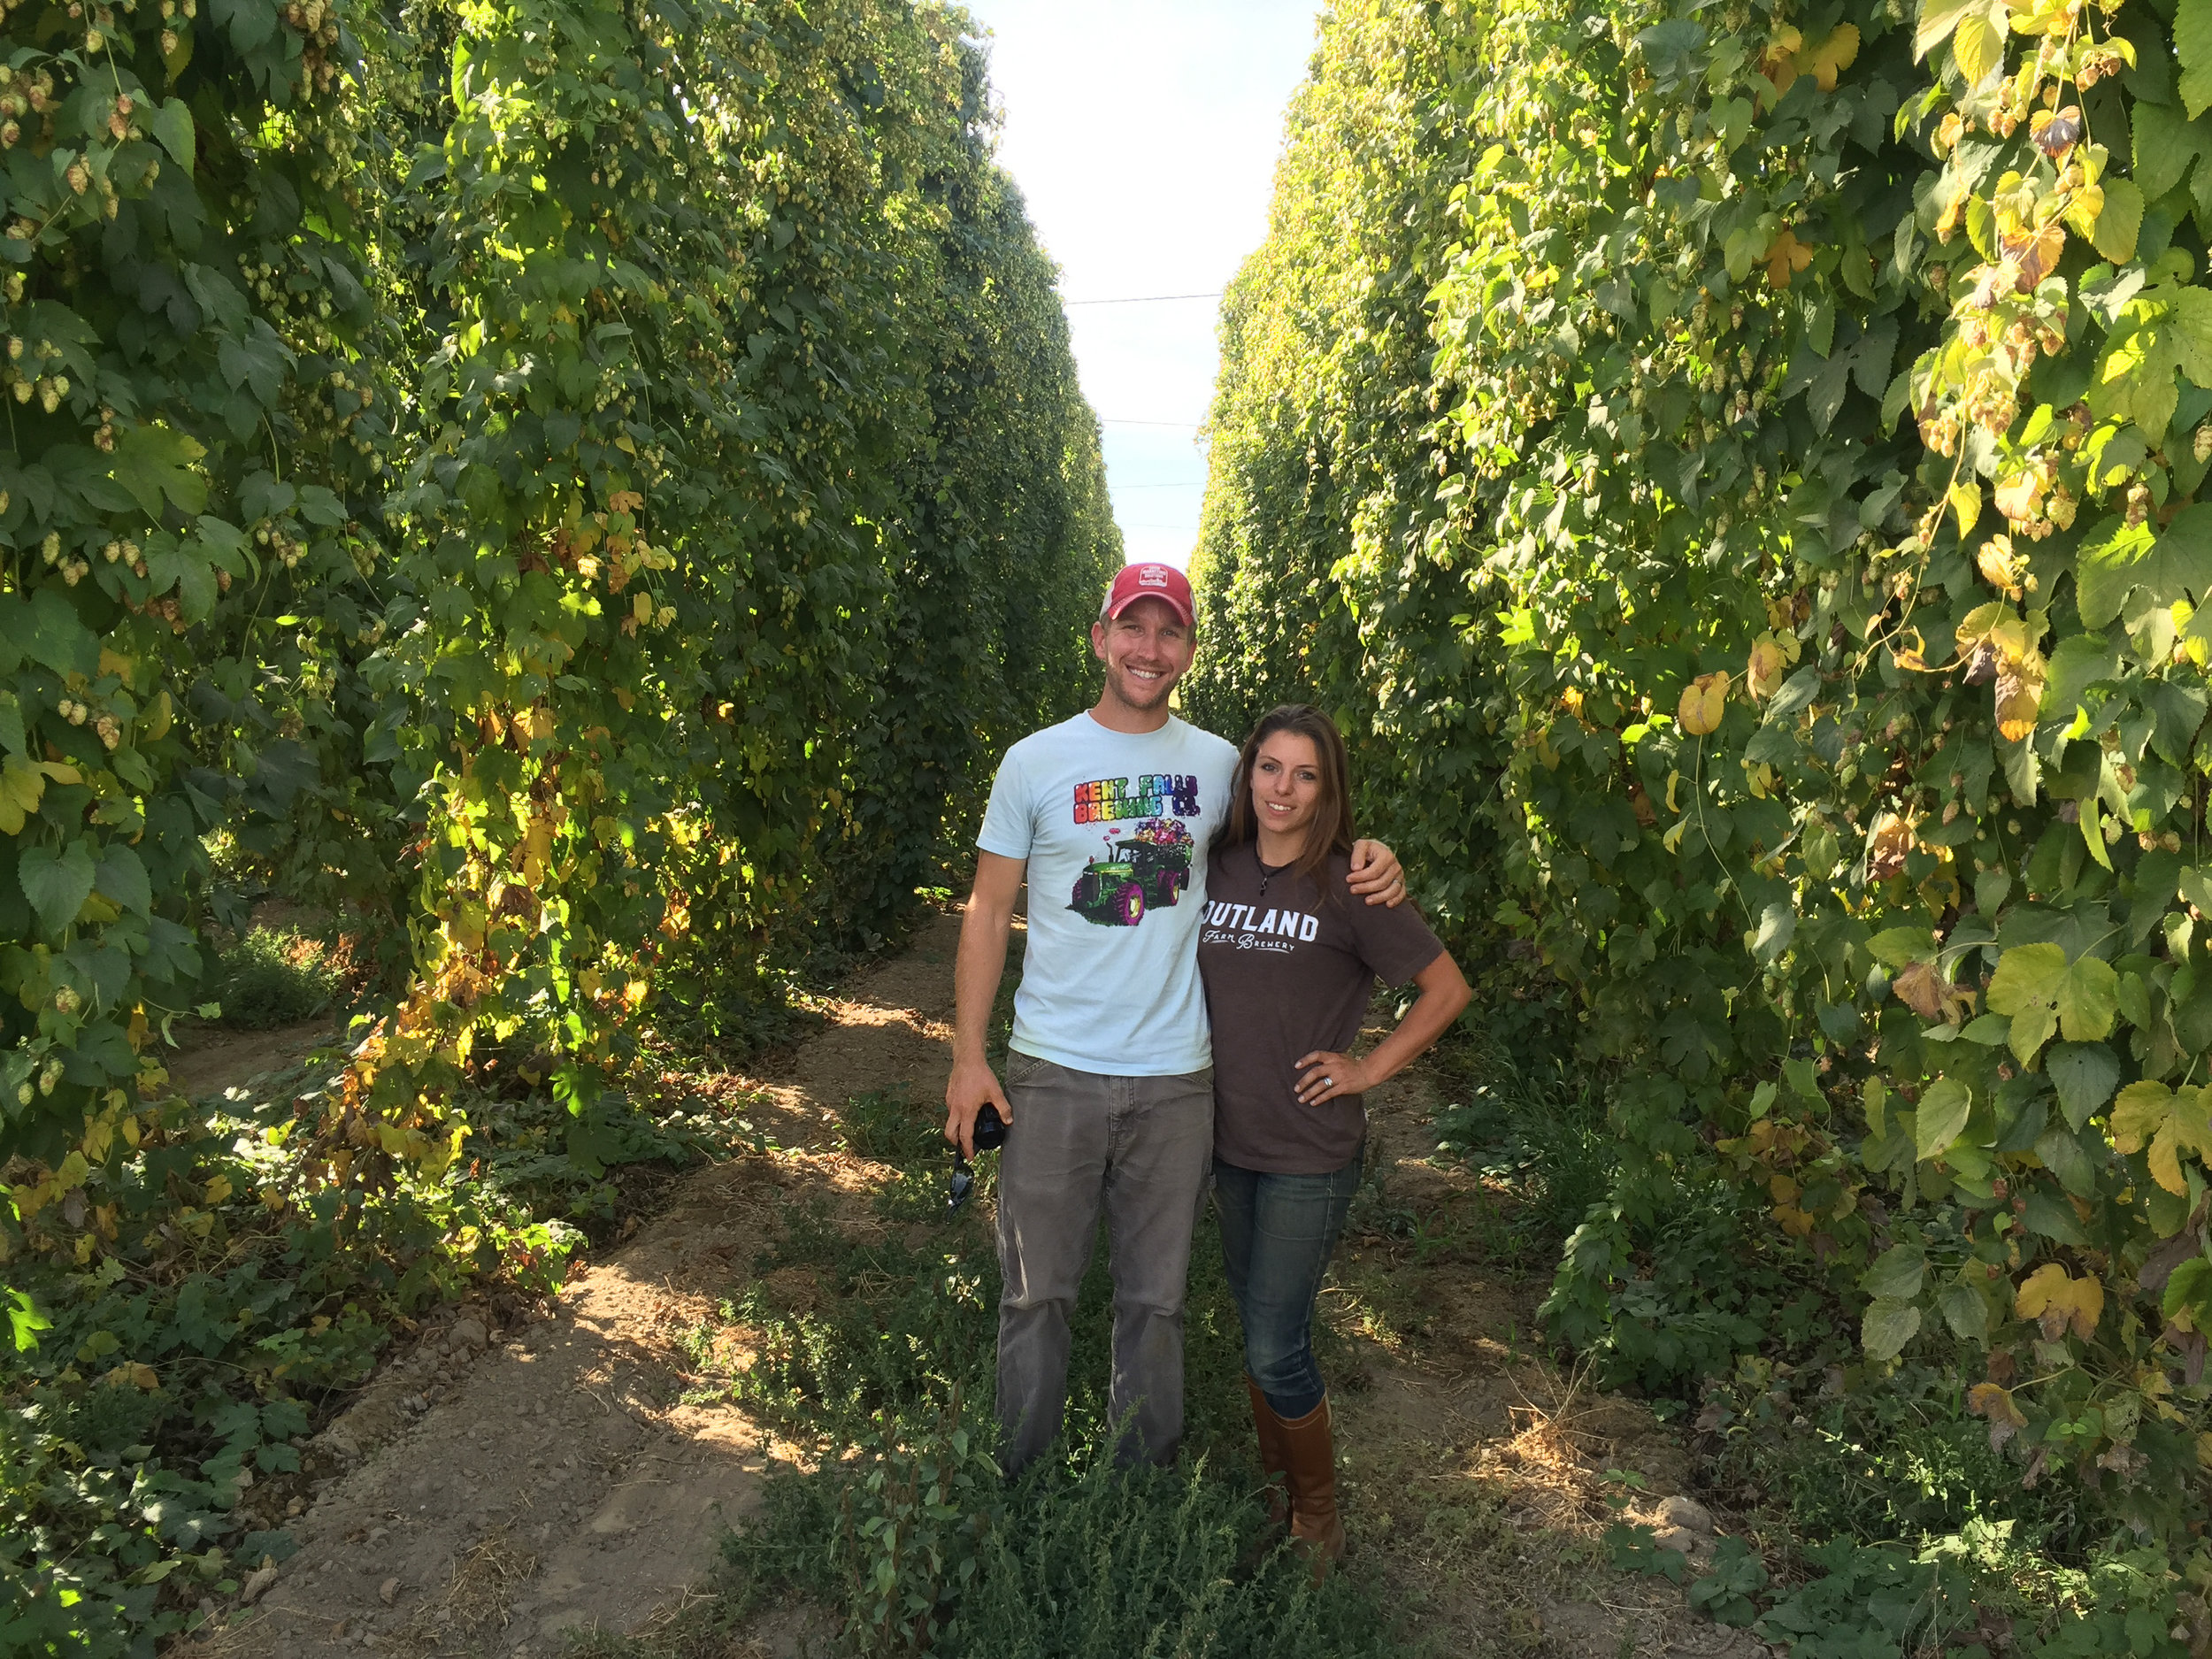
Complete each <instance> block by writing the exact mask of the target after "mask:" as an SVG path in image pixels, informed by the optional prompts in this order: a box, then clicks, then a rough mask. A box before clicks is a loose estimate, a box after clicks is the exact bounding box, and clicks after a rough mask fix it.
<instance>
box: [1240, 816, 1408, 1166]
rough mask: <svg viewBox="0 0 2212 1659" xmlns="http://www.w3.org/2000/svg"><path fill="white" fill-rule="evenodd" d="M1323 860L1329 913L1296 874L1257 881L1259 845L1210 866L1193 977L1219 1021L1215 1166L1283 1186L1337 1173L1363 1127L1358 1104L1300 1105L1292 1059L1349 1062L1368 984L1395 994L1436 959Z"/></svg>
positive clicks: (1400, 920) (1344, 1100) (1342, 860)
mask: <svg viewBox="0 0 2212 1659" xmlns="http://www.w3.org/2000/svg"><path fill="white" fill-rule="evenodd" d="M1350 873H1351V860H1349V859H1348V858H1346V857H1344V856H1341V855H1339V856H1335V857H1333V858H1331V859H1330V860H1329V867H1328V874H1327V878H1326V879H1327V883H1328V889H1329V895H1328V897H1327V898H1326V899H1325V898H1324V897H1323V895H1322V894H1321V893H1320V892H1319V891H1317V889H1316V887H1315V886H1314V883H1313V882H1312V881H1310V880H1306V879H1301V878H1300V877H1299V876H1298V874H1297V872H1295V871H1291V870H1286V871H1283V872H1280V873H1279V874H1277V875H1273V876H1265V877H1263V874H1262V872H1261V870H1260V861H1259V854H1258V851H1257V845H1256V842H1252V841H1246V842H1244V843H1243V844H1242V845H1240V846H1237V847H1232V848H1229V849H1225V850H1224V851H1221V852H1217V853H1216V854H1215V855H1214V856H1213V857H1212V859H1211V860H1210V863H1209V864H1208V867H1207V872H1206V914H1205V918H1204V920H1203V922H1202V925H1201V926H1200V927H1199V931H1198V972H1199V977H1200V978H1201V979H1203V980H1204V981H1205V986H1206V1009H1207V1012H1208V1013H1209V1014H1210V1016H1211V1018H1212V1021H1213V1038H1214V1153H1215V1156H1217V1157H1219V1158H1220V1159H1221V1160H1222V1161H1223V1162H1225V1163H1227V1164H1236V1165H1237V1166H1238V1167H1239V1168H1240V1169H1248V1170H1264V1171H1268V1172H1270V1173H1271V1174H1278V1175H1321V1174H1325V1173H1327V1172H1328V1171H1331V1170H1340V1169H1342V1168H1343V1167H1344V1166H1345V1165H1346V1164H1348V1163H1350V1162H1351V1161H1352V1157H1353V1155H1354V1154H1356V1152H1357V1151H1358V1150H1359V1145H1360V1141H1361V1139H1362V1138H1363V1136H1364V1135H1365V1134H1366V1133H1367V1114H1366V1111H1365V1110H1364V1109H1363V1107H1362V1105H1361V1103H1360V1097H1359V1096H1358V1095H1356V1094H1351V1095H1339V1096H1337V1098H1335V1099H1334V1100H1332V1101H1329V1102H1325V1103H1324V1104H1322V1105H1319V1106H1303V1105H1301V1104H1299V1102H1298V1092H1297V1091H1298V1065H1297V1062H1298V1059H1299V1056H1302V1055H1307V1054H1310V1053H1312V1052H1313V1051H1314V1050H1315V1049H1317V1048H1321V1049H1327V1050H1329V1051H1331V1052H1333V1053H1337V1054H1345V1053H1348V1052H1349V1051H1350V1049H1351V1047H1352V1044H1353V1043H1354V1042H1355V1041H1356V1040H1357V1038H1358V1036H1359V1028H1360V1023H1361V1021H1362V1019H1363V1018H1364V1017H1365V1015H1366V1012H1367V1002H1368V998H1369V997H1370V996H1371V995H1372V994H1373V992H1374V988H1375V981H1376V980H1377V979H1381V980H1382V981H1383V982H1384V983H1385V984H1386V985H1403V984H1404V983H1405V982H1406V981H1407V980H1409V979H1412V978H1414V977H1415V976H1416V975H1417V974H1418V973H1419V972H1421V971H1422V970H1423V969H1424V968H1425V967H1427V966H1428V965H1429V964H1431V963H1432V962H1434V961H1435V960H1436V959H1437V957H1438V956H1441V955H1442V954H1443V951H1444V947H1443V945H1442V944H1440V942H1439V941H1438V940H1437V937H1436V935H1435V934H1434V933H1431V932H1430V931H1429V926H1428V924H1427V923H1426V922H1425V921H1423V920H1422V919H1421V916H1420V912H1419V911H1417V910H1415V909H1414V908H1413V906H1412V905H1410V904H1402V905H1400V906H1399V907H1398V908H1397V909H1396V910H1391V909H1390V908H1388V907H1387V906H1386V905H1380V904H1370V903H1368V902H1366V901H1365V900H1364V899H1363V898H1361V897H1360V896H1359V895H1356V894H1355V893H1353V892H1352V891H1351V890H1350V889H1349V888H1348V887H1346V886H1345V879H1346V878H1347V877H1348V875H1349V874H1350Z"/></svg>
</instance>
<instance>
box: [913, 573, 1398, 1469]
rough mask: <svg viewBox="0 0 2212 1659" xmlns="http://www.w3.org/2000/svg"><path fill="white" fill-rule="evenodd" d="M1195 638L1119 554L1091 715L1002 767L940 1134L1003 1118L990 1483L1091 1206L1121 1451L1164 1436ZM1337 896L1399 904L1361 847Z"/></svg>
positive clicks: (1193, 1007)
mask: <svg viewBox="0 0 2212 1659" xmlns="http://www.w3.org/2000/svg"><path fill="white" fill-rule="evenodd" d="M1194 646H1195V617H1194V610H1193V606H1192V603H1191V590H1190V583H1189V581H1188V580H1186V578H1185V577H1184V575H1183V572H1180V571H1179V570H1177V569H1175V568H1174V567H1173V566H1172V565H1128V566H1126V567H1125V568H1124V569H1123V570H1122V572H1121V573H1120V574H1119V575H1118V576H1117V577H1115V579H1114V580H1113V584H1112V585H1111V587H1110V588H1108V589H1107V593H1106V599H1105V603H1103V604H1102V605H1101V606H1100V608H1099V615H1098V620H1097V621H1096V622H1095V623H1094V624H1093V625H1092V627H1091V650H1092V652H1093V654H1094V656H1096V657H1097V658H1098V659H1099V661H1100V662H1102V663H1103V664H1105V668H1106V677H1105V685H1104V687H1103V689H1102V691H1101V692H1100V694H1099V699H1098V702H1097V703H1096V705H1095V706H1094V707H1093V708H1092V709H1090V710H1088V711H1087V712H1086V713H1083V714H1079V715H1077V716H1076V717H1075V718H1073V719H1071V720H1065V721H1063V722H1062V723H1061V724H1060V725H1058V726H1051V727H1048V729H1046V730H1044V731H1042V732H1037V733H1032V734H1031V735H1030V736H1028V737H1025V738H1024V739H1022V740H1021V741H1019V742H1018V743H1016V744H1015V745H1014V746H1013V747H1012V748H1011V749H1009V750H1008V751H1007V753H1006V758H1005V759H1004V761H1003V762H1002V763H1001V764H1000V767H999V772H998V776H997V778H996V780H995V781H994V783H993V785H992V787H991V801H990V805H989V808H988V809H987V811H986V812H985V815H984V820H983V829H982V833H980V834H979V836H978V837H977V838H976V844H977V847H978V849H979V851H978V854H977V859H976V876H975V890H974V893H973V894H972V896H971V897H970V899H969V901H968V910H967V916H966V918H965V920H964V923H963V925H962V926H961V930H960V955H959V960H958V964H957V966H956V969H955V979H954V984H955V993H956V1004H957V1009H958V1012H957V1016H956V1018H957V1025H956V1035H955V1038H954V1042H953V1068H952V1078H951V1080H950V1081H949V1083H948V1084H947V1085H946V1087H945V1109H946V1113H945V1138H946V1139H947V1140H948V1141H952V1142H953V1143H954V1144H955V1145H956V1146H958V1147H959V1148H961V1150H962V1151H964V1152H966V1153H971V1154H972V1152H973V1151H974V1128H975V1118H976V1114H977V1112H978V1111H979V1110H981V1108H982V1106H983V1103H984V1102H986V1101H988V1102H991V1103H992V1104H994V1105H995V1106H996V1107H997V1108H998V1110H999V1113H1000V1115H1001V1116H1002V1118H1005V1120H1006V1124H1007V1139H1006V1147H1005V1150H1004V1151H1003V1153H1002V1155H1001V1161H1000V1164H999V1186H998V1249H999V1265H1000V1267H1001V1269H1002V1276H1003V1278H1004V1281H1005V1283H1004V1287H1003V1289H1002V1292H1001V1294H1000V1298H999V1332H998V1415H999V1423H1000V1426H1001V1430H1002V1433H1001V1436H1000V1445H999V1455H1000V1461H1001V1463H1002V1465H1003V1466H1004V1467H1005V1469H1006V1471H1007V1472H1008V1473H1009V1474H1012V1473H1014V1472H1015V1471H1018V1470H1019V1469H1020V1468H1021V1467H1022V1466H1023V1465H1024V1464H1025V1463H1029V1462H1031V1461H1032V1460H1033V1459H1034V1458H1035V1457H1036V1456H1037V1455H1039V1454H1040V1453H1041V1452H1042V1451H1043V1450H1044V1449H1045V1448H1047V1447H1048V1446H1049V1445H1050V1444H1051V1443H1052V1441H1053V1440H1054V1439H1055V1437H1056V1436H1057V1435H1058V1433H1059V1432H1060V1422H1061V1416H1062V1412H1063V1409H1064V1405H1065V1402H1066V1397H1067V1370H1068V1340H1069V1332H1068V1318H1069V1314H1070V1312H1071V1310H1072V1309H1073V1308H1074V1305H1075V1296H1076V1291H1077V1288H1078V1287H1079V1286H1080V1284H1081V1283H1082V1279H1083V1272H1084V1270H1085V1268H1086V1267H1087V1266H1088V1265H1089V1263H1090V1255H1091V1244H1092V1240H1093V1239H1094V1236H1095V1234H1096V1233H1097V1229H1098V1217H1099V1211H1100V1209H1101V1207H1102V1206H1103V1208H1104V1210H1105V1212H1106V1219H1107V1225H1108V1228H1109V1239H1110V1252H1111V1255H1110V1266H1111V1268H1112V1272H1113V1282H1114V1336H1113V1376H1112V1386H1111V1394H1110V1411H1111V1413H1112V1417H1113V1420H1114V1421H1115V1422H1116V1423H1120V1422H1122V1421H1123V1420H1124V1418H1125V1415H1127V1414H1130V1413H1132V1412H1133V1414H1134V1415H1133V1417H1132V1418H1131V1419H1130V1429H1129V1435H1128V1438H1126V1439H1125V1440H1124V1442H1123V1443H1122V1445H1121V1446H1120V1447H1118V1448H1117V1455H1118V1457H1119V1458H1120V1459H1121V1460H1122V1461H1124V1462H1132V1461H1134V1459H1135V1458H1136V1457H1138V1456H1140V1455H1141V1456H1145V1457H1148V1458H1150V1459H1152V1460H1153V1461H1155V1462H1156V1463H1165V1462H1168V1461H1169V1460H1171V1458H1172V1457H1173V1456H1174V1455H1175V1449H1176V1446H1177V1443H1178V1442H1179V1440H1181V1438H1182V1432H1183V1299H1184V1288H1185V1281H1186V1279H1187V1276H1188V1271H1189V1266H1190V1241H1191V1229H1192V1228H1193V1226H1194V1225H1196V1222H1197V1219H1198V1212H1199V1209H1200V1207H1201V1205H1202V1203H1203V1202H1204V1201H1205V1194H1206V1184H1207V1179H1208V1176H1209V1175H1210V1172H1211V1169H1212V1158H1213V1116H1214V1107H1213V1071H1212V1054H1213V1050H1212V1044H1211V1041H1210V1033H1209V1030H1208V1026H1207V1020H1206V1005H1205V999H1204V995H1203V993H1202V991H1201V989H1200V987H1199V979H1198V953H1197V940H1198V923H1199V918H1200V917H1201V914H1202V912H1203V911H1204V910H1205V907H1206V846H1207V843H1208V842H1209V841H1210V840H1211V839H1212V837H1213V833H1214V831H1215V830H1216V828H1217V827H1218V826H1219V825H1220V823H1221V820H1222V818H1223V816H1224V814H1225V812H1226V810H1227V807H1228V791H1229V783H1230V777H1231V774H1232V772H1233V771H1234V769H1235V765H1236V758H1237V751H1236V749H1235V747H1234V746H1233V744H1230V743H1225V742H1224V741H1222V740H1221V739H1219V738H1217V737H1215V736H1213V735H1211V734H1210V733H1205V732H1202V731H1199V730H1198V729H1197V728H1196V727H1194V726H1189V725H1187V724H1186V723H1185V722H1184V721H1182V720H1179V719H1178V718H1175V717H1174V716H1173V715H1172V714H1171V713H1170V711H1169V709H1168V695H1169V693H1171V691H1173V690H1174V688H1175V683H1176V681H1177V680H1180V679H1181V678H1182V677H1183V674H1184V673H1185V672H1186V671H1187V670H1188V669H1189V667H1190V664H1191V658H1192V655H1193V652H1194ZM1352 862H1353V869H1354V875H1353V879H1352V884H1351V885H1352V887H1353V890H1354V891H1355V892H1357V893H1361V894H1363V895H1367V901H1368V902H1369V903H1378V902H1386V903H1392V904H1394V903H1396V902H1399V900H1400V899H1402V897H1403V896H1404V884H1403V883H1402V881H1401V880H1400V879H1399V868H1398V861H1397V860H1396V858H1395V857H1394V856H1391V854H1390V851H1389V849H1387V848H1382V847H1379V846H1377V845H1376V844H1375V843H1373V842H1368V841H1363V842H1361V843H1360V844H1359V847H1358V848H1357V849H1355V851H1354V854H1353V860H1352ZM1025 876H1027V877H1028V879H1029V884H1030V895H1031V900H1030V905H1029V943H1028V951H1027V954H1026V956H1025V961H1024V964H1023V968H1022V982H1021V990H1020V993H1019V995H1018V996H1017V997H1016V998H1015V1002H1014V1035H1013V1042H1012V1045H1011V1047H1012V1053H1011V1054H1010V1056H1008V1060H1007V1069H1006V1087H1004V1088H1003V1089H1002V1088H1001V1087H1000V1086H999V1079H997V1077H996V1076H995V1075H994V1074H993V1072H992V1071H991V1067H990V1064H989V1062H988V1061H987V1059H986V1058H985V1056H984V1037H985V1031H986V1028H987V1025H988V1024H989V1021H990V1015H991V1004H992V1002H993V1000H994V999H995V997H996V995H998V984H999V978H1000V975H1001V972H1002V969H1003V967H1004V964H1005V961H1006V945H1007V939H1008V936H1009V933H1010V930H1011V928H1012V926H1013V914H1014V902H1015V898H1016V895H1018V893H1019V892H1020V890H1021V886H1022V882H1023V879H1024V878H1025Z"/></svg>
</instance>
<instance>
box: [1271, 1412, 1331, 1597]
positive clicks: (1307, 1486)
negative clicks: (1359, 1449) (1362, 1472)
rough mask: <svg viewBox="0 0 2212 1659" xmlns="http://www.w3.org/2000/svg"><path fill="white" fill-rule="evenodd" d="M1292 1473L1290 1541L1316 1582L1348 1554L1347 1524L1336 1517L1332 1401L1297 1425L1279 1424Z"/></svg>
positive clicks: (1286, 1462)
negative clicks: (1345, 1541)
mask: <svg viewBox="0 0 2212 1659" xmlns="http://www.w3.org/2000/svg"><path fill="white" fill-rule="evenodd" d="M1275 1423H1276V1427H1277V1428H1278V1430H1279V1431H1280V1432H1281V1434H1282V1437H1283V1455H1284V1463H1285V1464H1286V1467H1287V1468H1288V1470H1289V1471H1290V1541H1291V1543H1292V1544H1293V1545H1294V1547H1296V1548H1299V1549H1301V1550H1302V1551H1304V1552H1305V1555H1306V1556H1307V1558H1308V1559H1309V1560H1310V1561H1311V1562H1312V1563H1313V1577H1314V1581H1315V1582H1316V1583H1319V1582H1320V1581H1321V1579H1323V1578H1325V1577H1326V1576H1327V1575H1328V1571H1329V1567H1330V1563H1333V1562H1334V1561H1335V1560H1336V1559H1337V1558H1338V1557H1339V1556H1340V1555H1343V1554H1344V1521H1343V1517H1340V1516H1339V1515H1338V1514H1337V1512H1336V1440H1335V1438H1334V1436H1333V1434H1332V1433H1331V1432H1330V1429H1329V1402H1328V1398H1327V1396H1326V1395H1324V1396H1323V1398H1322V1401H1321V1403H1320V1404H1319V1405H1317V1406H1316V1407H1314V1409H1312V1410H1310V1411H1309V1412H1307V1413H1306V1415H1305V1416H1303V1417H1299V1418H1297V1419H1296V1420H1295V1421H1289V1420H1286V1419H1284V1418H1282V1417H1278V1418H1276V1419H1275Z"/></svg>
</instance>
